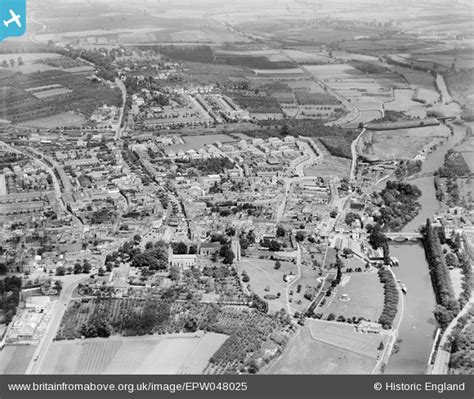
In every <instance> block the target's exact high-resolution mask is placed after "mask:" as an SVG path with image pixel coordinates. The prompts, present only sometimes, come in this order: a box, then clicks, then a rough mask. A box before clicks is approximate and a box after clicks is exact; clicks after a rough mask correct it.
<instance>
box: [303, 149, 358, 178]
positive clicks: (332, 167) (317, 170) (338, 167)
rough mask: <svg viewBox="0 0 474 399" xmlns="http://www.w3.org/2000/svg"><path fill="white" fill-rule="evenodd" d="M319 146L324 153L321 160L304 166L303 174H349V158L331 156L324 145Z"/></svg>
mask: <svg viewBox="0 0 474 399" xmlns="http://www.w3.org/2000/svg"><path fill="white" fill-rule="evenodd" d="M320 148H322V151H323V152H324V153H325V154H324V158H323V160H322V162H321V163H318V164H317V165H311V166H309V167H307V168H305V170H304V174H305V176H322V177H325V176H339V177H340V178H342V177H347V176H349V171H350V168H351V161H350V160H349V159H347V158H341V157H335V156H332V155H331V154H329V152H328V151H327V150H326V148H325V147H324V145H323V146H321V147H320Z"/></svg>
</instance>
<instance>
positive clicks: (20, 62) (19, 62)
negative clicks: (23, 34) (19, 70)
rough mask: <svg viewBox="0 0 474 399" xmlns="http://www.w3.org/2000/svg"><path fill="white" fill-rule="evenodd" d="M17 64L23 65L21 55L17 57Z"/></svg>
mask: <svg viewBox="0 0 474 399" xmlns="http://www.w3.org/2000/svg"><path fill="white" fill-rule="evenodd" d="M18 65H19V66H22V65H25V62H24V61H23V58H22V57H18Z"/></svg>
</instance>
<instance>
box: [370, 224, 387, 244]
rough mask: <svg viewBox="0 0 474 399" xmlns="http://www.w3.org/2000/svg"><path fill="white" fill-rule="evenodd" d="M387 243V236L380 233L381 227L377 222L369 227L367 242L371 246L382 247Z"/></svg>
mask: <svg viewBox="0 0 474 399" xmlns="http://www.w3.org/2000/svg"><path fill="white" fill-rule="evenodd" d="M386 243H387V237H385V234H383V233H382V229H381V227H380V225H379V224H376V225H375V226H373V228H372V229H371V232H370V235H369V244H370V245H372V248H374V249H377V248H382V247H383V246H384V245H385V244H386Z"/></svg>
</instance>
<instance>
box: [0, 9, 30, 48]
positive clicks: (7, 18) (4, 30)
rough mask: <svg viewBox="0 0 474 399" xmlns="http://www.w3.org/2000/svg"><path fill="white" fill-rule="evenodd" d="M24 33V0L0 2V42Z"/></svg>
mask: <svg viewBox="0 0 474 399" xmlns="http://www.w3.org/2000/svg"><path fill="white" fill-rule="evenodd" d="M25 32H26V0H0V41H2V40H3V39H6V38H7V37H12V36H21V35H23V34H24V33H25Z"/></svg>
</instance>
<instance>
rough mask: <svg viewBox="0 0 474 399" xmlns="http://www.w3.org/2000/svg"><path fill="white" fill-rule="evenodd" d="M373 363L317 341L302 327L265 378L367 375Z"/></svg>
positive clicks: (264, 371) (373, 361) (307, 329)
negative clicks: (271, 376)
mask: <svg viewBox="0 0 474 399" xmlns="http://www.w3.org/2000/svg"><path fill="white" fill-rule="evenodd" d="M375 363H376V361H375V360H374V359H372V358H370V357H368V356H364V355H360V354H357V353H354V352H350V351H348V350H344V349H340V348H337V347H335V346H333V345H328V344H326V343H324V342H320V341H316V340H315V339H313V337H312V336H311V332H310V329H309V328H308V327H303V328H301V329H300V330H299V332H298V333H297V334H296V335H295V336H294V337H293V338H292V339H291V340H290V342H289V343H288V344H287V346H286V348H285V350H284V351H283V353H282V355H281V356H280V357H279V358H278V359H277V360H276V361H275V362H274V363H272V364H270V366H269V367H268V368H266V369H264V370H263V373H264V374H369V373H370V372H371V371H372V369H373V368H374V366H375Z"/></svg>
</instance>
